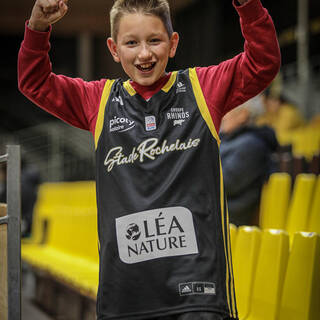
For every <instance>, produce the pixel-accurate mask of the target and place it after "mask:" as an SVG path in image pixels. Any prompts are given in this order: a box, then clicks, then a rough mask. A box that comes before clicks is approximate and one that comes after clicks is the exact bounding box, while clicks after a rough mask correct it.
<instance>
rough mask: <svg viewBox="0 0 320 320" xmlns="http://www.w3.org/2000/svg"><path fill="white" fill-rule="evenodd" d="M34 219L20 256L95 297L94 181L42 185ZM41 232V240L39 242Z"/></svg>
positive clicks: (96, 265) (96, 263)
mask: <svg viewBox="0 0 320 320" xmlns="http://www.w3.org/2000/svg"><path fill="white" fill-rule="evenodd" d="M34 221H35V222H37V223H38V225H37V224H36V226H39V228H38V229H36V232H35V234H34V236H33V239H32V240H33V241H29V243H23V244H22V247H21V256H22V259H23V260H24V261H25V262H27V263H29V264H31V265H32V266H33V267H35V268H38V269H41V270H45V271H46V272H48V273H49V274H51V275H52V276H54V277H56V278H58V279H60V280H63V281H64V282H66V283H68V284H70V285H71V286H72V287H74V288H77V289H78V290H80V291H82V292H85V293H86V295H89V296H90V297H92V298H95V296H96V292H97V287H98V272H99V264H98V232H97V209H96V201H95V184H94V183H92V182H91V181H89V182H66V183H46V184H44V185H42V186H41V188H40V193H39V198H38V201H37V211H36V216H35V220H34ZM42 221H46V229H47V230H46V232H44V230H43V228H42V224H41V222H42ZM44 235H45V237H46V239H45V241H39V240H40V239H43V238H44Z"/></svg>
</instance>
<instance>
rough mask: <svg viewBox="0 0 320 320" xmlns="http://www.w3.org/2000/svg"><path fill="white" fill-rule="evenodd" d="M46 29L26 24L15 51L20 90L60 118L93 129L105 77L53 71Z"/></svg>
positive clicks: (80, 126)
mask: <svg viewBox="0 0 320 320" xmlns="http://www.w3.org/2000/svg"><path fill="white" fill-rule="evenodd" d="M50 33H51V30H50V31H49V32H37V31H33V30H31V29H29V28H28V27H27V24H26V27H25V36H24V40H23V42H22V44H21V47H20V51H19V55H18V86H19V90H20V91H21V92H22V93H23V94H24V95H25V96H26V97H27V98H28V99H30V100H31V101H32V102H34V103H35V104H36V105H38V106H39V107H41V108H42V109H44V110H45V111H47V112H49V113H51V114H53V115H54V116H56V117H58V118H60V119H61V120H63V121H65V122H67V123H69V124H71V125H73V126H75V127H78V128H81V129H85V130H90V131H91V132H92V133H94V130H95V123H96V118H97V114H98V109H99V103H100V98H101V94H102V91H103V88H104V84H105V82H106V80H100V81H92V82H86V81H84V80H82V79H80V78H69V77H66V76H63V75H56V74H54V73H53V72H52V68H51V62H50V59H49V50H50V43H49V37H50Z"/></svg>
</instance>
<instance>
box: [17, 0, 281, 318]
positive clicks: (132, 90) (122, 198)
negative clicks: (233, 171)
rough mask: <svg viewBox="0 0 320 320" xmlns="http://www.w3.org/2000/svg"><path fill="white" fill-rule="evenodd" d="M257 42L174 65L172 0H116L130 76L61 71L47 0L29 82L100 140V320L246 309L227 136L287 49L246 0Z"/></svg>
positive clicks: (114, 17)
mask: <svg viewBox="0 0 320 320" xmlns="http://www.w3.org/2000/svg"><path fill="white" fill-rule="evenodd" d="M234 6H235V8H236V9H237V11H238V13H239V15H240V21H241V27H242V31H243V35H244V37H245V40H246V41H245V46H244V48H245V50H244V52H243V53H241V54H239V55H237V56H236V57H234V58H233V59H230V60H227V61H225V62H222V63H221V64H219V65H217V66H210V67H202V68H200V67H198V68H190V69H186V70H180V71H178V72H170V73H167V72H166V66H167V62H168V59H169V58H172V57H174V55H175V52H176V49H177V46H178V42H179V35H178V34H177V33H176V32H174V31H173V28H172V25H171V19H170V11H169V5H168V3H167V1H166V0H116V1H115V3H114V5H113V8H112V10H111V12H110V21H111V37H110V38H108V39H107V46H108V48H109V50H110V52H111V54H112V56H113V59H114V60H115V61H116V62H118V63H121V65H122V67H123V69H124V71H125V72H126V74H127V75H128V77H129V80H127V81H123V80H121V79H117V80H110V79H102V80H100V81H92V82H85V81H83V80H82V79H72V78H69V77H66V76H62V75H56V74H54V73H52V70H51V64H50V60H49V55H48V52H49V48H50V45H49V36H50V31H51V25H52V24H53V23H54V22H56V21H58V20H59V19H61V18H62V17H63V16H64V15H65V13H66V12H67V10H68V7H67V5H66V2H65V1H62V0H37V1H36V3H35V5H34V8H33V11H32V14H31V17H30V20H29V22H27V24H26V28H25V38H24V41H23V43H22V45H21V49H20V52H19V63H18V71H19V88H20V90H21V92H22V93H23V94H24V95H26V96H27V97H28V98H29V99H30V100H31V101H33V102H34V103H36V104H37V105H39V106H40V107H41V108H43V109H45V110H47V111H48V112H50V113H52V114H54V115H55V116H57V117H59V118H60V119H62V120H64V121H65V122H67V123H69V124H71V125H74V126H76V127H79V128H82V129H85V130H89V131H91V133H92V134H93V136H94V141H95V149H96V183H97V206H98V221H99V224H98V232H99V240H100V272H99V290H98V296H97V315H98V319H99V320H107V319H123V320H130V319H132V320H133V319H137V320H138V319H163V320H164V319H166V320H176V319H177V320H191V319H192V320H201V319H203V320H226V319H237V318H238V317H237V308H236V301H235V295H234V285H233V272H232V261H231V251H230V242H229V228H228V212H227V205H226V198H225V194H224V187H223V177H222V168H221V163H220V157H219V144H220V139H219V136H218V134H217V132H219V126H220V122H221V119H222V117H223V115H224V114H226V113H227V112H228V111H229V110H231V109H233V108H235V107H236V106H238V105H240V104H242V103H243V102H245V101H246V100H248V99H250V98H251V97H253V96H255V95H257V94H258V93H259V92H261V91H262V90H263V89H264V88H265V87H267V86H268V85H269V83H270V82H271V81H272V80H273V78H274V77H275V75H276V74H277V72H278V70H279V66H280V51H279V46H278V42H277V39H276V33H275V30H274V26H273V23H272V20H271V18H270V16H269V14H268V12H267V11H266V9H264V8H263V7H262V5H261V3H260V1H259V0H249V1H247V0H239V3H237V2H234Z"/></svg>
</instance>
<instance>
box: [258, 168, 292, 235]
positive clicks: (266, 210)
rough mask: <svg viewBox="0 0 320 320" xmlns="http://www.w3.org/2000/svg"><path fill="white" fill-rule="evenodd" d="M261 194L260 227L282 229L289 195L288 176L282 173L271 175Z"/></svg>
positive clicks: (289, 184) (289, 183) (289, 179)
mask: <svg viewBox="0 0 320 320" xmlns="http://www.w3.org/2000/svg"><path fill="white" fill-rule="evenodd" d="M262 192H263V194H262V203H263V204H262V208H261V214H260V224H259V225H260V227H261V228H262V229H284V228H285V223H286V218H287V212H288V206H289V200H290V194H291V177H290V175H289V174H288V173H284V172H281V173H280V172H279V173H274V174H272V175H271V176H270V178H269V181H268V183H267V185H266V187H264V189H263V191H262Z"/></svg>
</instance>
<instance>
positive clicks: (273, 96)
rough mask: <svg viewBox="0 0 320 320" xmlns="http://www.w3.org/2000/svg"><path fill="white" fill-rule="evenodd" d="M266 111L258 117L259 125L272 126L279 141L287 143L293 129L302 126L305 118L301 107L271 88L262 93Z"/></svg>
mask: <svg viewBox="0 0 320 320" xmlns="http://www.w3.org/2000/svg"><path fill="white" fill-rule="evenodd" d="M262 98H263V106H264V112H263V113H262V114H261V115H260V116H259V117H257V119H256V124H257V125H258V126H263V125H268V126H270V127H272V128H273V129H274V130H275V132H276V135H277V138H278V140H279V142H282V141H283V143H285V142H286V140H287V139H288V138H290V136H288V135H290V134H291V132H292V130H295V129H297V128H300V127H301V126H303V125H304V124H305V120H304V118H303V116H302V114H301V112H300V111H299V109H298V108H297V107H296V106H295V105H294V104H292V103H290V102H289V101H288V99H286V98H285V97H284V95H283V94H281V93H273V92H272V91H271V90H270V89H269V88H268V89H267V90H265V91H264V92H263V94H262Z"/></svg>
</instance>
